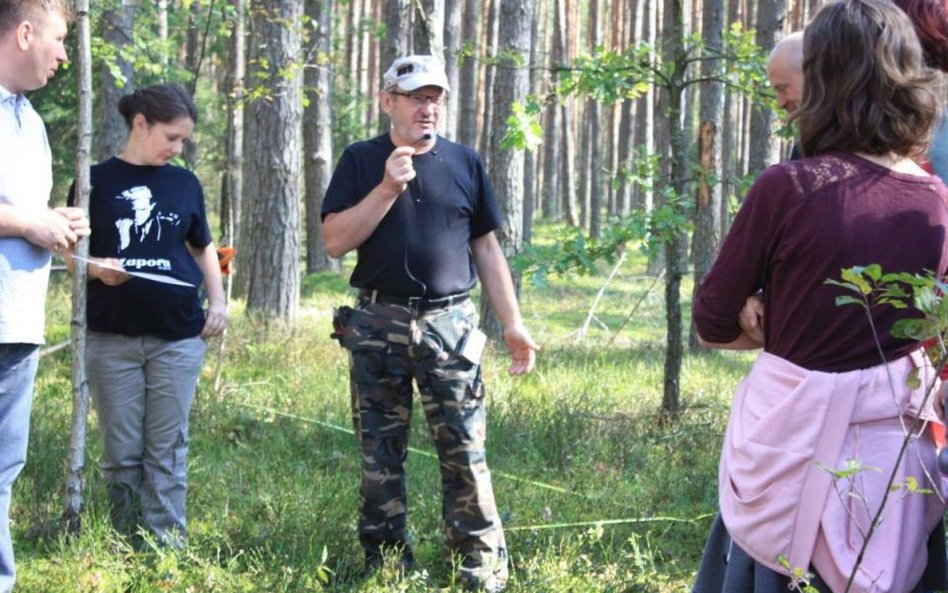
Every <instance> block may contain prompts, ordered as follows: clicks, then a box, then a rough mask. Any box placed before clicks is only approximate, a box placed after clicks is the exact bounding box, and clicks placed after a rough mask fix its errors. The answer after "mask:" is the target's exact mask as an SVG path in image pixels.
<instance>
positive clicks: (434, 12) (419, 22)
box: [411, 0, 444, 61]
mask: <svg viewBox="0 0 948 593" xmlns="http://www.w3.org/2000/svg"><path fill="white" fill-rule="evenodd" d="M412 4H413V6H414V13H413V15H412V20H413V23H412V25H413V26H412V42H413V44H412V48H411V49H412V53H413V54H430V55H432V56H435V57H436V58H438V59H439V60H441V61H444V0H415V1H414V2H413V3H412Z"/></svg>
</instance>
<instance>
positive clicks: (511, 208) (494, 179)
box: [481, 0, 534, 339]
mask: <svg viewBox="0 0 948 593" xmlns="http://www.w3.org/2000/svg"><path fill="white" fill-rule="evenodd" d="M533 1H534V0H504V1H503V2H501V3H500V26H499V28H498V40H499V44H498V45H499V49H500V52H499V57H498V61H497V78H496V84H495V86H494V87H493V94H492V101H491V103H493V105H494V110H493V112H492V113H493V117H492V119H491V121H490V126H489V127H490V132H491V133H490V155H491V158H490V163H491V166H490V168H489V169H488V174H489V175H490V180H491V183H492V184H493V186H494V192H495V194H496V196H497V203H498V205H499V206H500V212H501V216H502V218H503V224H502V225H501V228H500V229H499V230H498V231H497V235H498V239H499V241H500V246H501V248H502V249H503V251H504V254H505V255H506V256H507V257H508V258H510V257H511V256H513V255H515V254H517V253H518V252H519V251H520V248H521V246H522V241H523V151H522V150H511V149H505V148H502V147H501V141H502V140H503V137H504V134H505V132H506V129H507V118H508V117H509V116H510V114H511V113H512V107H513V104H514V103H515V102H523V100H524V98H525V97H526V94H527V87H528V85H529V75H528V73H527V71H526V70H525V69H524V67H523V65H524V64H525V63H527V60H528V59H529V56H530V25H529V23H530V16H531V15H532V14H533ZM519 285H520V283H519V275H517V274H514V286H515V287H517V288H519ZM481 325H482V326H483V328H484V331H485V333H487V335H488V336H490V337H492V338H494V339H498V338H500V337H501V334H502V333H503V328H502V327H501V324H500V320H499V319H498V318H497V316H496V315H495V314H494V311H493V309H492V308H491V307H490V306H489V305H488V300H487V298H486V296H484V297H483V298H482V299H481Z"/></svg>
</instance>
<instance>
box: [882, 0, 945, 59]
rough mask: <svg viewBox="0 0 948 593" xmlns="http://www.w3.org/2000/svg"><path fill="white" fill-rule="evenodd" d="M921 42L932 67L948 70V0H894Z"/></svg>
mask: <svg viewBox="0 0 948 593" xmlns="http://www.w3.org/2000/svg"><path fill="white" fill-rule="evenodd" d="M895 3H896V4H897V5H898V6H899V8H901V9H902V10H904V11H905V14H907V15H908V16H909V19H910V20H911V21H912V24H913V25H915V32H916V33H918V39H919V41H921V42H922V49H924V50H925V57H926V59H927V60H928V63H929V64H930V65H931V66H932V67H933V68H938V69H939V70H943V71H945V72H948V0H896V1H895Z"/></svg>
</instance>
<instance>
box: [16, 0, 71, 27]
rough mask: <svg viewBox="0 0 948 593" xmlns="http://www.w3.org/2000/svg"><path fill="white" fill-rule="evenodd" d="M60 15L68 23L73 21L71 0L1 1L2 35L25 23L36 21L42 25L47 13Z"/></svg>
mask: <svg viewBox="0 0 948 593" xmlns="http://www.w3.org/2000/svg"><path fill="white" fill-rule="evenodd" d="M50 12H55V13H59V14H60V15H61V16H62V17H63V18H64V19H66V21H67V22H69V21H72V18H73V12H72V3H71V2H69V0H0V33H6V32H7V31H10V30H12V29H13V28H14V27H16V26H17V25H19V24H20V23H22V22H23V21H26V20H30V19H34V20H36V21H38V22H37V23H34V24H36V25H40V26H41V25H42V22H43V20H44V17H45V15H46V14H47V13H50Z"/></svg>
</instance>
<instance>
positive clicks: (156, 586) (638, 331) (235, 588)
mask: <svg viewBox="0 0 948 593" xmlns="http://www.w3.org/2000/svg"><path fill="white" fill-rule="evenodd" d="M604 278H605V274H603V276H601V277H580V278H574V279H571V280H569V281H565V280H556V279H554V281H553V282H552V283H551V285H550V286H547V287H543V288H535V287H525V289H524V294H523V299H522V300H523V307H524V311H525V316H526V318H527V323H528V325H529V326H530V328H531V329H532V331H533V333H534V335H535V337H536V339H537V340H538V341H539V342H540V343H541V344H542V345H543V347H544V349H543V351H542V353H541V355H540V358H539V364H538V368H537V370H536V372H535V373H534V374H532V375H531V376H529V377H526V378H523V379H516V380H515V379H511V378H509V377H508V376H507V375H506V372H505V369H506V364H507V359H506V357H505V356H504V355H503V353H502V352H496V351H495V352H493V353H492V354H491V355H489V356H488V359H487V362H486V363H485V380H486V384H487V386H488V398H489V400H488V401H489V423H490V424H489V432H488V434H489V441H488V456H489V462H490V465H491V469H492V472H493V475H494V488H495V493H496V498H497V501H498V504H499V506H500V509H501V513H502V515H503V518H504V520H505V524H506V526H507V541H508V545H509V548H510V551H511V555H512V564H513V576H512V579H511V583H510V587H509V589H508V590H509V591H511V592H526V591H530V592H567V591H570V592H587V591H588V592H598V591H602V592H632V591H636V592H638V591H642V592H646V591H649V592H668V591H681V590H684V589H686V588H687V587H688V585H689V583H690V581H691V579H692V577H693V574H694V571H695V569H696V567H697V562H698V559H699V557H700V552H701V546H702V543H703V540H704V537H705V534H706V531H707V528H708V526H709V524H710V520H711V513H713V511H714V509H715V500H716V486H715V484H716V473H717V456H718V449H719V445H720V439H721V435H722V431H723V427H724V424H725V420H726V414H727V404H728V401H729V398H730V394H731V392H732V390H733V388H734V385H735V384H736V382H737V380H738V379H739V377H740V375H741V374H742V372H743V371H744V370H746V368H747V366H748V363H749V361H750V358H749V357H748V356H747V355H721V354H711V355H694V356H689V357H688V358H687V359H686V360H685V364H684V372H683V377H682V383H681V384H682V393H683V400H684V404H685V405H686V406H687V411H686V412H685V413H684V414H683V417H682V419H681V421H680V422H679V423H677V424H674V425H663V424H662V423H660V422H659V418H658V416H657V415H656V411H657V409H658V407H659V403H660V401H661V384H662V383H661V379H662V366H663V356H664V350H663V349H664V342H665V340H664V333H665V329H664V312H663V308H662V290H663V287H662V286H661V285H656V286H654V287H653V282H652V279H651V278H649V277H646V276H645V275H644V264H643V262H641V261H630V262H627V263H626V264H625V265H624V267H623V269H622V270H620V273H619V274H618V275H617V277H616V278H615V279H614V280H613V282H612V283H611V284H610V285H609V287H608V288H607V290H606V292H605V294H604V297H603V299H602V302H601V303H600V305H599V308H598V311H597V321H594V322H593V323H592V324H590V327H589V331H588V333H587V334H586V336H585V337H584V338H583V339H581V340H580V338H579V334H578V333H577V330H578V329H579V328H580V327H581V326H582V325H583V322H584V320H585V318H586V314H587V312H588V308H589V306H590V304H591V303H592V301H593V297H594V295H595V293H596V291H597V290H598V289H599V288H600V286H601V285H602V283H603V282H604ZM65 284H66V283H65V278H62V279H54V287H53V290H52V291H51V294H50V302H49V308H50V321H49V334H50V335H49V339H50V341H51V342H55V341H57V340H59V339H63V338H64V337H65V336H66V334H67V332H68V323H67V321H66V316H67V315H66V308H67V307H68V296H67V291H66V288H67V287H66V286H65ZM650 288H651V290H649V289H650ZM683 294H690V286H688V287H686V288H685V291H683ZM350 295H351V293H350V292H349V290H348V289H347V287H346V284H345V282H344V280H343V279H342V278H339V277H336V276H316V277H309V278H306V279H305V282H304V298H303V304H302V311H303V313H302V319H301V321H300V323H299V327H298V329H296V331H293V332H280V331H275V330H272V329H271V330H269V331H267V330H266V329H265V328H262V327H257V326H254V325H253V324H251V323H250V322H249V321H248V320H247V319H246V318H245V317H244V316H243V315H242V311H241V304H240V303H234V304H233V306H232V326H231V330H230V332H229V334H228V337H227V348H226V352H225V358H224V365H223V374H222V377H221V382H220V386H219V388H218V389H217V390H215V389H214V371H215V364H216V353H215V350H216V345H212V347H211V348H210V349H209V351H208V358H207V361H206V365H205V372H204V376H203V379H202V382H201V386H200V388H199V393H198V397H197V400H196V404H195V408H194V412H193V415H192V427H191V435H192V440H191V453H190V465H189V478H190V490H189V529H190V543H189V546H188V548H187V549H186V550H185V551H184V552H181V553H171V552H165V551H161V550H154V551H152V552H146V553H142V552H138V553H135V552H132V551H131V550H130V549H129V548H128V547H127V546H126V545H125V543H124V542H123V541H121V540H120V539H119V538H117V537H116V536H114V535H113V534H112V533H111V532H110V530H109V528H108V526H107V524H108V521H107V510H106V507H105V497H104V487H103V483H102V478H101V475H100V473H99V471H98V469H97V467H96V461H97V459H98V455H99V445H98V433H97V431H96V426H95V415H94V414H92V415H91V417H90V438H89V446H88V456H87V459H88V465H87V468H88V469H87V472H86V474H87V488H86V492H87V503H88V506H87V508H86V509H85V512H84V522H83V531H82V534H81V535H80V536H79V537H77V538H67V537H65V536H63V535H61V534H60V531H59V525H58V517H59V514H60V511H61V507H62V492H63V485H62V483H63V473H64V472H63V468H64V463H63V460H64V459H65V456H66V445H67V442H68V432H69V416H70V406H71V403H70V398H71V395H70V386H69V381H70V378H69V366H68V365H69V353H68V351H63V352H60V353H57V354H53V355H50V356H47V357H45V358H44V359H43V360H42V362H41V371H40V376H39V378H38V382H37V392H36V401H35V407H34V414H33V426H32V435H31V447H30V459H29V462H28V464H27V467H26V469H25V470H24V473H23V475H22V476H21V478H20V479H19V481H18V482H17V484H16V486H15V489H14V505H13V508H12V516H13V520H14V524H13V529H14V535H15V539H16V542H17V554H18V557H17V559H18V570H19V586H18V589H17V591H18V593H28V592H37V593H39V592H42V593H51V592H58V591H62V592H66V591H68V592H71V593H73V592H93V591H95V592H99V591H101V592H113V591H115V592H146V591H147V592H152V591H186V592H222V593H236V592H257V591H259V592H268V593H271V592H303V591H324V590H326V591H339V592H366V593H369V592H381V591H393V592H395V591H399V592H402V591H404V592H421V591H444V592H450V591H458V590H459V588H458V587H456V586H455V584H454V582H453V578H452V570H451V565H450V558H448V557H447V556H446V554H445V551H444V549H443V546H442V545H441V542H440V494H439V480H438V470H437V465H436V461H435V459H434V458H433V457H432V453H433V447H432V446H431V441H430V438H429V436H428V433H427V430H426V428H425V426H424V418H423V414H421V413H420V411H418V410H417V409H416V414H415V415H414V419H413V424H414V426H413V437H412V445H413V447H414V449H413V451H412V453H411V454H410V456H409V462H408V475H409V496H410V509H411V513H410V519H409V522H410V525H411V537H412V539H413V541H414V544H415V548H416V553H417V557H418V559H417V562H416V569H415V571H414V572H412V573H411V574H409V575H407V576H405V577H401V576H399V575H397V574H395V572H394V571H392V570H386V571H383V573H381V574H380V575H378V576H376V577H373V578H371V579H368V580H366V579H362V578H361V577H360V576H359V571H360V569H361V552H360V550H359V549H358V546H357V543H356V537H355V504H356V497H357V476H358V458H357V454H356V450H355V446H354V441H353V436H352V434H351V432H350V428H349V427H350V424H349V411H348V393H347V381H346V357H345V353H344V351H343V350H342V349H340V348H339V347H338V346H337V345H336V344H335V342H332V341H330V340H329V337H328V334H329V332H330V322H329V318H330V311H331V307H332V306H333V305H334V304H339V303H344V302H347V301H348V300H349V299H350V298H351V296H350ZM640 300H641V306H640V307H639V308H638V309H637V311H636V313H635V314H634V315H632V316H631V318H629V319H628V323H627V325H625V327H623V328H622V331H621V332H619V333H618V334H617V333H616V332H617V330H619V329H620V326H622V325H623V323H624V322H625V321H626V319H627V318H628V317H629V313H630V311H631V310H632V309H633V307H634V306H635V304H636V303H637V302H639V301H640ZM686 306H687V303H686Z"/></svg>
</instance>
